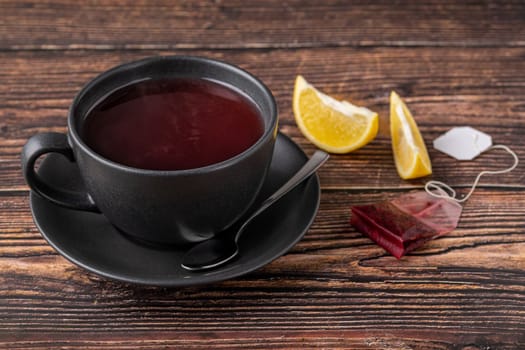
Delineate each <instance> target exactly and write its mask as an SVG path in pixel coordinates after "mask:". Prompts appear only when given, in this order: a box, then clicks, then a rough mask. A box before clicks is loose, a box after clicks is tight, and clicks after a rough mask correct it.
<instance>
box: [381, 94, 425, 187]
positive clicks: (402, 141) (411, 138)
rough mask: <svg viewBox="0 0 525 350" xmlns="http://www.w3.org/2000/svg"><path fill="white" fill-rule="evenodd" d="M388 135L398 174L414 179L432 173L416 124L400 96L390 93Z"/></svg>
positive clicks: (403, 177)
mask: <svg viewBox="0 0 525 350" xmlns="http://www.w3.org/2000/svg"><path fill="white" fill-rule="evenodd" d="M390 135H391V137H392V150H393V152H394V160H395V162H396V168H397V172H398V174H399V176H400V177H401V178H402V179H405V180H407V179H414V178H417V177H422V176H426V175H429V174H432V164H431V163H430V157H429V156H428V152H427V148H426V146H425V142H424V141H423V138H422V137H421V133H420V132H419V129H418V127H417V124H416V122H415V120H414V118H413V117H412V113H410V111H409V110H408V108H407V106H406V104H405V103H404V102H403V100H402V99H401V97H399V95H398V94H396V93H395V92H394V91H392V93H391V94H390Z"/></svg>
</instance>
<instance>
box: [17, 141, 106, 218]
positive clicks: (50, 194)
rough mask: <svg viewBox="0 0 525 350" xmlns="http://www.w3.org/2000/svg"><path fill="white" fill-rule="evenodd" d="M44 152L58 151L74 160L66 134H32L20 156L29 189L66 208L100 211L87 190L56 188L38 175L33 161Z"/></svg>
mask: <svg viewBox="0 0 525 350" xmlns="http://www.w3.org/2000/svg"><path fill="white" fill-rule="evenodd" d="M46 153H60V154H62V155H63V156H65V157H66V158H67V159H69V160H70V161H71V162H74V161H75V157H74V156H73V150H72V149H71V147H70V146H69V144H68V142H67V136H66V135H64V134H59V133H56V132H47V133H41V134H36V135H33V136H32V137H31V138H30V139H29V140H28V141H27V143H26V144H25V146H24V149H23V150H22V157H21V158H22V171H23V173H24V177H25V180H26V182H27V184H28V185H29V187H30V188H31V190H33V191H34V192H36V193H38V194H39V195H40V196H42V197H44V198H46V199H47V200H49V201H51V202H53V203H55V204H58V205H60V206H63V207H66V208H71V209H78V210H85V211H92V212H100V211H99V210H98V208H97V206H96V205H95V202H93V199H92V198H91V196H90V195H89V194H88V193H87V192H84V193H82V192H73V191H68V190H65V189H61V188H57V187H56V186H52V185H50V184H48V183H46V182H45V181H44V180H42V178H41V177H40V176H38V174H37V172H36V171H35V162H36V161H37V159H38V158H39V157H40V156H42V155H44V154H46Z"/></svg>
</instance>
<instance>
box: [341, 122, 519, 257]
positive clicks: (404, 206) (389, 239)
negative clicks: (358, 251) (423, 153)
mask: <svg viewBox="0 0 525 350" xmlns="http://www.w3.org/2000/svg"><path fill="white" fill-rule="evenodd" d="M434 147H435V148H436V149H438V150H440V151H442V152H444V153H446V154H448V155H450V156H452V157H454V158H456V159H458V160H471V159H474V158H475V157H477V156H478V155H479V154H480V153H482V152H484V151H486V150H490V149H496V148H499V149H504V150H505V151H507V152H508V153H510V154H511V155H512V156H513V157H514V164H513V165H512V166H511V167H509V168H507V169H504V170H498V171H482V172H480V173H479V174H478V176H477V177H476V179H475V181H474V183H473V185H472V188H471V189H470V192H469V193H468V194H467V195H465V196H464V197H463V198H461V199H459V198H456V192H455V191H454V189H452V188H451V187H450V186H448V185H447V184H445V183H443V182H440V181H429V182H427V183H426V185H425V191H415V192H410V193H407V194H404V195H401V196H399V197H397V198H395V199H393V200H388V201H383V202H379V203H375V204H370V205H356V206H353V207H352V208H351V210H352V218H351V220H350V223H351V224H352V225H353V226H354V227H355V228H356V229H357V230H358V231H360V232H362V233H364V234H366V235H368V236H369V237H370V238H371V239H372V240H373V241H375V242H376V243H377V244H378V245H380V246H381V247H383V248H384V249H385V250H387V251H388V252H389V253H391V254H392V255H393V256H395V257H396V258H398V259H399V258H401V257H402V256H403V255H405V254H406V253H408V252H410V251H412V250H414V249H416V248H417V247H419V246H421V245H422V244H424V243H425V242H427V241H429V240H430V239H432V238H435V237H438V236H441V235H444V234H446V233H448V232H450V231H452V230H454V229H455V228H456V226H457V224H458V222H459V218H460V216H461V211H462V209H463V208H462V206H461V205H460V203H462V202H465V201H467V200H468V198H469V197H470V196H471V195H472V193H473V192H474V190H475V188H476V186H477V184H478V182H479V179H480V178H481V176H483V175H485V174H503V173H507V172H509V171H512V170H513V169H514V168H516V166H517V165H518V161H519V160H518V157H517V155H516V154H515V153H514V152H513V151H512V150H511V149H510V148H508V147H507V146H504V145H494V146H492V139H491V138H490V136H489V135H487V134H484V133H482V132H480V131H478V130H476V129H473V128H470V127H461V128H453V129H452V130H450V131H449V132H447V133H446V134H444V135H442V136H440V137H439V138H437V139H436V140H435V141H434Z"/></svg>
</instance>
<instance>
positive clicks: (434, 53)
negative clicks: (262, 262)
mask: <svg viewBox="0 0 525 350" xmlns="http://www.w3.org/2000/svg"><path fill="white" fill-rule="evenodd" d="M171 54H191V55H203V56H208V57H213V58H218V59H223V60H226V61H229V62H232V63H235V64H238V65H240V66H241V67H243V68H245V69H248V70H249V71H251V72H253V73H254V74H256V75H258V76H259V77H260V78H261V79H262V80H263V81H264V82H266V83H267V85H268V86H269V87H270V88H271V89H272V91H273V93H274V94H275V96H276V98H277V101H278V104H279V109H280V130H281V131H282V132H283V133H284V134H286V135H288V136H290V137H291V138H292V139H293V140H294V141H295V142H296V143H297V144H299V145H300V146H301V147H302V148H303V150H304V151H305V152H306V153H307V154H311V153H312V152H313V151H314V149H315V148H314V146H313V145H312V144H311V143H309V142H308V141H307V140H306V139H305V138H304V137H303V136H302V134H301V133H300V132H299V130H298V128H297V126H296V124H295V122H294V119H293V115H292V108H291V95H292V91H293V82H294V78H295V76H296V75H297V74H303V75H304V76H305V77H306V79H307V80H309V81H310V82H312V83H313V84H315V85H316V86H317V87H318V88H320V89H321V90H323V91H325V92H326V93H329V94H332V95H333V96H336V97H338V98H345V99H348V100H351V101H353V102H354V103H357V104H362V105H365V106H367V107H369V108H370V109H372V110H375V111H377V112H378V113H379V114H380V115H381V118H382V122H381V130H380V133H379V135H378V137H377V138H376V139H375V140H374V141H373V142H372V143H370V144H369V145H367V146H366V147H364V148H362V149H360V150H358V151H356V152H353V153H350V154H347V155H334V156H333V157H332V158H331V159H330V160H329V162H328V163H327V164H326V165H325V166H324V167H323V168H322V170H321V171H320V172H319V175H320V180H321V186H322V196H321V205H320V209H319V213H318V215H317V218H316V220H315V222H314V224H313V226H312V227H311V228H310V230H309V231H308V233H307V234H306V236H305V237H304V238H303V239H302V240H301V241H300V242H299V243H298V244H297V245H296V246H295V247H293V248H292V249H291V251H289V252H288V254H286V255H285V256H283V257H281V258H279V259H277V260H276V261H274V262H272V263H270V264H269V265H267V266H265V267H264V268H262V269H260V270H258V271H255V272H253V273H250V274H248V275H245V276H243V277H240V278H236V279H233V280H228V281H225V282H222V283H215V284H211V285H206V286H199V287H191V288H182V289H167V288H156V287H144V286H136V285H128V284H123V283H119V282H114V281H111V280H107V279H104V278H102V277H98V276H96V275H94V274H91V273H88V272H86V271H85V270H83V269H81V268H79V267H77V266H75V265H73V264H71V263H69V262H68V261H67V260H66V259H64V258H63V257H62V256H60V255H59V254H57V253H56V252H55V251H54V250H53V249H52V248H51V247H50V246H49V245H48V244H47V243H46V242H45V240H44V239H43V238H42V237H41V235H40V233H39V231H38V230H37V228H36V227H35V225H34V224H33V222H32V218H31V213H30V209H29V200H28V195H29V192H28V187H27V186H26V184H25V183H24V180H23V178H22V176H21V171H20V165H19V163H20V160H19V154H20V150H21V147H22V146H23V144H24V143H25V141H26V140H27V138H29V137H30V136H31V135H33V134H35V133H37V132H42V131H58V132H65V131H66V127H65V125H66V113H67V108H68V106H69V104H70V102H71V100H72V98H73V96H74V95H75V93H76V92H77V91H78V90H79V89H80V88H81V87H82V86H83V84H85V83H86V82H87V81H88V80H90V79H92V78H93V77H95V76H96V75H98V74H99V73H101V72H102V71H104V70H106V69H108V68H110V67H112V66H115V65H117V64H120V63H123V62H127V61H130V60H134V59H138V58H143V57H146V56H152V55H171ZM392 89H394V90H396V91H397V92H398V93H399V94H400V95H401V96H403V97H404V98H405V100H406V102H407V103H408V105H409V107H410V108H411V110H412V112H413V114H414V115H415V118H416V120H417V122H418V124H419V126H420V130H421V132H422V134H423V137H424V138H425V140H426V143H427V145H428V146H429V152H430V156H431V158H432V161H433V166H434V174H433V175H432V177H431V178H432V179H435V180H442V181H445V182H447V183H448V184H450V185H451V186H453V187H454V188H456V189H457V190H458V191H459V192H460V193H465V192H466V191H467V189H468V188H469V186H470V185H471V183H472V182H473V180H474V177H475V176H476V174H477V173H478V172H479V171H480V170H483V169H486V170H497V169H501V168H503V167H506V166H508V165H510V164H511V158H510V156H507V155H506V154H504V153H503V152H500V151H492V152H489V153H487V154H484V155H482V156H481V157H479V158H478V159H476V160H475V161H465V162H458V161H456V160H454V159H452V158H450V157H447V156H446V155H443V154H441V153H439V152H437V151H436V150H434V149H433V148H432V147H431V145H432V140H433V139H435V138H436V137H437V136H438V135H440V134H442V133H444V132H445V131H447V130H449V129H450V128H451V127H454V126H463V125H470V126H473V127H476V128H478V129H480V130H481V131H484V132H486V133H488V134H490V135H492V137H493V139H494V142H495V143H501V144H506V145H508V146H510V147H511V148H512V149H513V150H514V151H515V152H516V153H517V154H518V156H519V157H521V158H522V163H521V164H520V165H519V166H518V168H517V169H516V170H515V171H513V172H512V173H510V174H506V175H501V176H487V177H484V178H483V179H482V184H481V186H480V187H479V188H478V189H477V191H476V193H475V194H474V195H473V197H472V198H471V199H470V200H469V201H468V203H467V204H466V205H465V207H464V211H463V215H462V218H461V221H460V223H459V226H458V228H457V229H456V230H455V231H453V232H452V233H450V234H448V235H446V236H443V237H440V238H439V239H436V240H434V241H431V242H429V243H428V244H426V245H425V246H424V247H422V248H420V249H418V250H416V251H414V252H413V253H411V254H409V255H408V256H407V257H405V258H403V259H401V260H396V259H395V258H393V257H392V256H390V255H389V254H387V253H385V251H384V250H383V249H381V248H380V247H378V246H377V245H375V244H373V243H372V242H371V241H370V240H369V239H368V238H366V237H364V236H363V235H362V234H360V233H358V232H356V231H355V230H354V229H353V228H352V227H351V226H350V225H349V218H350V206H351V205H355V204H366V203H373V202H375V201H379V200H382V199H386V198H389V197H391V196H395V195H397V194H402V193H406V192H408V191H409V190H412V189H421V188H422V185H423V184H424V183H425V181H427V180H429V179H430V178H423V179H418V180H413V181H403V180H401V179H400V178H399V177H398V175H397V173H396V171H395V167H394V163H393V158H392V152H391V146H390V138H389V136H388V128H387V127H388V113H389V112H388V108H389V105H388V96H389V93H390V90H392ZM524 121H525V3H524V2H523V1H505V2H493V1H482V2H475V1H474V2H463V1H457V2H455V1H445V2H443V1H437V0H436V1H430V2H426V3H423V2H415V1H414V2H413V1H398V2H395V3H394V2H391V1H373V2H372V1H370V2H368V1H352V2H342V1H332V0H327V1H318V2H315V1H221V0H215V1H184V2H183V1H180V2H171V1H156V2H142V1H140V2H139V1H126V0H119V1H106V0H101V1H86V2H82V4H81V3H80V2H79V3H75V2H73V1H67V0H56V1H36V0H27V1H11V0H1V1H0V208H1V210H0V348H3V349H47V348H49V349H131V348H132V349H161V348H162V349H164V348H184V349H189V348H191V349H194V348H202V349H209V348H223V349H232V348H243V349H244V348H258V349H259V348H298V349H306V348H325V349H333V348H352V349H469V350H470V349H487V350H488V349H524V348H525V196H524V192H525V176H524V170H525V138H524V135H525V123H524Z"/></svg>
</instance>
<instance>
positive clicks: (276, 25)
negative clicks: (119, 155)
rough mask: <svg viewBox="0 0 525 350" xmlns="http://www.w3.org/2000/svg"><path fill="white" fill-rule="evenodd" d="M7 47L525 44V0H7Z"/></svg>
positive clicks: (3, 34)
mask: <svg viewBox="0 0 525 350" xmlns="http://www.w3.org/2000/svg"><path fill="white" fill-rule="evenodd" d="M0 13H2V25H1V26H0V38H1V39H0V49H4V50H55V49H69V50H75V49H86V48H87V49H100V50H108V49H119V48H128V49H148V48H156V49H175V48H177V49H179V48H180V49H195V48H228V49H237V48H283V47H284V48H300V47H314V48H315V47H326V46H335V47H346V46H350V45H352V46H381V45H386V46H459V47H465V46H525V40H524V37H525V28H524V27H523V17H525V4H524V3H523V2H522V1H519V0H515V1H505V2H498V1H479V2H477V1H440V0H432V1H426V2H424V3H420V2H417V1H410V0H403V1H397V2H395V3H392V2H391V1H386V0H381V1H350V2H348V1H337V0H328V1H322V2H318V1H301V0H293V1H278V0H271V1H250V2H246V1H241V0H234V1H221V0H215V1H180V2H173V1H155V2H147V1H132V0H118V1H107V0H106V1H85V2H82V3H77V2H71V1H67V0H55V1H35V0H33V1H13V0H7V1H6V0H2V1H0Z"/></svg>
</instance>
